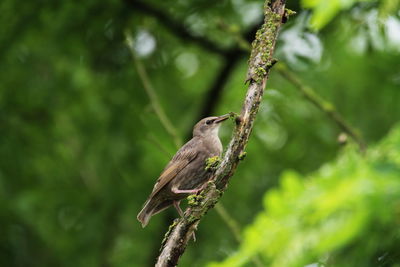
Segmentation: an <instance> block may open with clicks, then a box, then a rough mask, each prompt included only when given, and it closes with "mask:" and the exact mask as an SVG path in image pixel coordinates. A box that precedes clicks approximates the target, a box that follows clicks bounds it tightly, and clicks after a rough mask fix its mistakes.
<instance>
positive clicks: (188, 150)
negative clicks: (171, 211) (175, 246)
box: [137, 114, 230, 227]
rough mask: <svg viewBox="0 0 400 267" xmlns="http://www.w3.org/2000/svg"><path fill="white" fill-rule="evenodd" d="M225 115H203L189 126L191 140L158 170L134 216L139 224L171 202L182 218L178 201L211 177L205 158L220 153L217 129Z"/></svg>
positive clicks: (226, 117) (194, 191) (226, 116)
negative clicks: (140, 208) (153, 183)
mask: <svg viewBox="0 0 400 267" xmlns="http://www.w3.org/2000/svg"><path fill="white" fill-rule="evenodd" d="M229 117H230V114H225V115H222V116H217V117H207V118H204V119H202V120H200V121H199V122H198V123H197V124H196V125H195V126H194V127H193V137H192V139H190V140H189V141H188V142H187V143H186V144H184V145H183V146H182V147H181V148H180V149H179V150H178V151H177V152H176V154H175V155H174V157H173V158H172V159H171V161H170V162H169V163H168V164H167V166H166V167H165V168H164V170H163V171H162V172H161V174H160V176H159V178H158V179H157V181H156V183H155V185H154V187H153V191H152V192H151V194H150V195H149V197H148V198H147V200H146V202H145V203H144V205H143V208H142V210H141V211H140V212H139V214H138V215H137V219H138V220H139V222H140V223H141V224H142V227H145V226H146V225H147V224H148V223H149V220H150V218H151V217H152V216H153V215H155V214H157V213H159V212H161V211H163V210H165V209H166V208H168V207H170V206H172V205H173V206H174V207H175V208H176V210H177V211H178V213H179V215H180V216H181V217H183V212H182V210H181V208H180V206H179V204H180V201H181V200H182V199H183V198H185V197H187V196H188V195H190V194H196V193H198V192H199V191H201V190H202V189H203V187H204V185H205V184H206V182H207V181H208V180H209V179H210V178H211V172H209V171H207V170H206V160H207V159H208V158H211V157H215V156H221V153H222V143H221V140H220V139H219V137H218V131H219V128H220V126H221V122H223V121H225V120H226V119H228V118H229Z"/></svg>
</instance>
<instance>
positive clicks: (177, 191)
mask: <svg viewBox="0 0 400 267" xmlns="http://www.w3.org/2000/svg"><path fill="white" fill-rule="evenodd" d="M206 186H207V183H204V184H203V185H202V186H200V187H199V188H195V189H178V188H176V187H172V188H171V191H172V193H175V194H197V193H198V192H200V191H201V190H203V189H204V188H206Z"/></svg>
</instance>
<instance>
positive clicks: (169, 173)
mask: <svg viewBox="0 0 400 267" xmlns="http://www.w3.org/2000/svg"><path fill="white" fill-rule="evenodd" d="M194 144H195V142H188V143H187V144H186V145H185V146H183V147H182V148H181V149H180V150H179V151H178V152H177V153H176V155H175V156H174V157H173V158H172V160H171V161H170V162H169V163H168V165H167V166H166V167H165V169H164V171H163V172H162V173H161V175H160V177H159V178H158V180H157V182H156V184H155V185H154V188H153V192H151V195H150V196H149V198H152V197H153V196H154V195H155V194H157V193H158V192H159V191H160V190H161V188H163V187H164V186H165V185H166V184H168V183H169V182H170V181H171V180H172V179H173V178H174V177H175V176H176V175H177V174H178V173H179V172H180V171H182V170H183V169H184V168H185V167H186V166H187V165H189V163H190V162H192V161H193V160H194V159H195V158H196V157H197V156H198V154H199V153H198V150H197V149H195V147H194Z"/></svg>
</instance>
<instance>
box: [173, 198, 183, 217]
mask: <svg viewBox="0 0 400 267" xmlns="http://www.w3.org/2000/svg"><path fill="white" fill-rule="evenodd" d="M179 203H180V201H174V207H175V209H176V210H177V211H178V213H179V216H181V217H182V218H183V211H182V210H181V207H180V206H179Z"/></svg>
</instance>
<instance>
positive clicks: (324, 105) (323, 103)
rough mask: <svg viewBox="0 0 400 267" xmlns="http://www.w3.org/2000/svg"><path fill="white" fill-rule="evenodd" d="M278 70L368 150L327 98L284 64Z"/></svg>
mask: <svg viewBox="0 0 400 267" xmlns="http://www.w3.org/2000/svg"><path fill="white" fill-rule="evenodd" d="M277 70H278V72H279V74H280V75H282V77H284V78H285V79H286V80H288V81H289V82H291V83H292V84H293V85H294V86H295V87H296V88H297V89H299V91H300V92H301V93H302V95H303V96H304V98H306V99H307V100H308V101H310V102H311V103H312V104H314V106H316V107H317V108H318V109H319V110H321V111H322V112H323V113H325V114H326V115H327V116H328V117H329V118H331V119H332V120H333V121H334V122H335V123H336V124H337V125H338V126H339V128H340V129H342V131H343V132H345V133H346V134H348V135H349V136H350V137H351V138H352V139H353V140H354V142H356V143H357V145H358V147H359V149H360V151H361V152H362V153H363V152H365V150H366V144H365V142H364V140H363V139H362V138H361V136H360V135H359V134H358V133H357V132H356V131H355V130H354V129H353V128H352V127H351V126H350V124H348V123H347V122H346V120H345V119H344V118H343V117H342V115H340V113H339V112H338V111H337V110H336V108H335V106H334V105H333V104H332V103H330V102H328V101H327V100H325V99H323V98H322V97H320V96H319V95H318V94H317V93H315V92H314V90H313V89H312V88H311V87H310V86H307V85H305V84H303V83H302V82H301V80H300V79H299V78H297V77H296V75H295V74H294V73H292V72H291V71H290V70H289V69H288V68H287V67H286V65H284V64H278V66H277Z"/></svg>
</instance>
